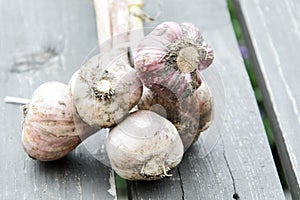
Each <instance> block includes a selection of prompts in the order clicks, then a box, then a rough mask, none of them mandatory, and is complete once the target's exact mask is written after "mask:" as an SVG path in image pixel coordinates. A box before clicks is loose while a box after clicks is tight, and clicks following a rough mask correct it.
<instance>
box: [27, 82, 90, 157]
mask: <svg viewBox="0 0 300 200" xmlns="http://www.w3.org/2000/svg"><path fill="white" fill-rule="evenodd" d="M73 111H74V110H73V103H72V101H71V97H70V93H69V88H68V86H67V85H65V84H63V83H59V82H47V83H44V84H42V85H41V86H39V87H38V88H37V89H36V90H35V91H34V93H33V96H32V99H31V100H30V102H29V104H28V105H26V106H25V107H24V119H23V125H22V128H23V131H22V144H23V147H24V150H25V151H26V152H27V154H28V155H29V156H30V157H32V158H34V159H37V160H41V161H52V160H57V159H59V158H62V157H64V156H65V155H67V154H68V153H69V152H70V151H72V150H73V149H74V148H75V147H76V146H77V145H78V144H80V143H81V141H82V138H85V137H86V134H91V133H92V132H93V133H94V132H95V130H94V129H92V128H91V127H89V126H88V125H87V124H85V123H84V122H80V123H78V124H77V125H78V127H85V128H84V129H81V130H79V129H78V130H77V128H76V126H75V123H74V118H73V116H74V113H73Z"/></svg>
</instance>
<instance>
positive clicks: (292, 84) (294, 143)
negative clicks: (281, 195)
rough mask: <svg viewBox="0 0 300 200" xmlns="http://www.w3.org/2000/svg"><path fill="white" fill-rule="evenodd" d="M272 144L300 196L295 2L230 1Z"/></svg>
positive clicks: (299, 40) (299, 38)
mask: <svg viewBox="0 0 300 200" xmlns="http://www.w3.org/2000/svg"><path fill="white" fill-rule="evenodd" d="M235 7H236V10H237V11H238V13H239V18H240V21H241V24H242V26H243V31H244V33H245V36H246V39H247V43H248V46H249V49H250V51H251V58H252V60H253V63H254V69H255V72H256V75H257V79H258V83H259V86H260V89H261V91H262V96H263V100H264V105H265V107H266V110H267V114H268V116H269V118H270V120H271V126H272V130H273V132H274V137H275V142H276V146H277V148H278V151H279V155H280V158H281V161H282V164H283V169H284V173H285V175H286V179H287V183H288V186H289V189H290V191H291V193H292V196H293V198H294V199H299V198H300V145H299V141H300V134H299V133H300V87H299V86H300V79H299V76H300V68H299V66H300V60H299V48H300V14H299V9H300V2H299V1H297V0H286V1H280V0H275V1H258V0H255V1H246V0H241V1H235Z"/></svg>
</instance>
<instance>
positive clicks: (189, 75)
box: [134, 22, 214, 98]
mask: <svg viewBox="0 0 300 200" xmlns="http://www.w3.org/2000/svg"><path fill="white" fill-rule="evenodd" d="M213 59H214V55H213V51H212V49H211V48H210V47H209V46H208V44H207V43H206V42H205V41H204V40H203V38H202V36H201V34H200V32H199V29H198V28H197V27H195V26H194V25H192V24H190V23H182V24H177V23H175V22H165V23H162V24H160V25H158V26H157V27H156V28H155V29H154V30H153V31H152V32H150V33H149V34H148V35H147V36H146V37H145V38H144V39H143V40H142V41H141V42H140V44H139V47H138V50H137V53H136V56H135V58H134V63H135V67H136V69H137V73H138V75H139V77H140V78H141V81H142V82H143V84H144V85H145V86H146V87H148V88H150V89H154V90H156V92H160V93H164V91H163V92H161V90H164V89H167V90H168V91H170V92H171V93H173V94H174V95H175V97H177V98H186V97H187V96H191V95H193V93H194V91H195V90H196V89H197V88H198V87H199V86H200V84H201V78H200V70H203V69H205V68H207V67H208V66H209V65H210V64H211V63H212V61H213ZM162 96H164V95H162Z"/></svg>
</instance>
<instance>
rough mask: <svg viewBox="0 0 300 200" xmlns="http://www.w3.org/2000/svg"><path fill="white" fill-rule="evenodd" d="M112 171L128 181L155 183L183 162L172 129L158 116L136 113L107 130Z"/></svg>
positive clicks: (171, 126)
mask: <svg viewBox="0 0 300 200" xmlns="http://www.w3.org/2000/svg"><path fill="white" fill-rule="evenodd" d="M106 148H107V153H108V157H109V159H110V163H111V166H112V168H113V169H114V170H115V171H116V173H117V174H118V175H120V176H121V177H122V178H125V179H128V180H156V179H160V178H163V177H164V176H170V175H169V174H167V172H168V171H169V170H170V169H171V168H174V167H176V166H177V165H178V164H179V163H180V162H181V160H182V156H183V151H184V150H183V144H182V142H181V140H180V137H179V135H178V132H177V130H176V128H175V126H174V125H173V124H172V123H171V122H169V121H168V120H167V119H165V118H163V117H161V116H159V115H158V114H156V113H154V112H151V111H146V110H139V111H136V112H134V113H131V114H130V115H129V116H128V117H126V118H125V119H124V120H123V121H122V122H121V123H120V124H118V125H117V126H115V127H114V128H112V129H111V130H110V133H109V135H108V138H107V143H106Z"/></svg>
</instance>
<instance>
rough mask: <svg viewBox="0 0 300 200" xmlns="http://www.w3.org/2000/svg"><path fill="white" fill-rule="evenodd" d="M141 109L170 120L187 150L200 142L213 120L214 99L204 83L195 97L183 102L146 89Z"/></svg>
mask: <svg viewBox="0 0 300 200" xmlns="http://www.w3.org/2000/svg"><path fill="white" fill-rule="evenodd" d="M138 107H139V109H142V110H151V111H153V112H155V113H157V114H159V115H161V116H163V117H165V118H167V119H168V120H170V121H171V122H172V123H173V124H174V125H175V127H176V128H177V130H178V133H179V135H180V137H181V140H182V142H183V145H184V147H185V150H186V149H187V148H188V147H189V146H190V145H191V144H193V143H194V142H196V141H197V140H198V137H199V135H200V133H201V132H203V131H204V130H206V129H207V128H208V127H209V126H210V124H211V122H212V120H213V98H212V93H211V91H210V89H209V86H208V85H207V83H206V82H202V83H201V86H200V87H199V88H198V89H197V90H196V91H195V92H194V95H193V96H191V97H188V98H186V99H182V100H181V101H179V100H177V101H174V100H173V99H170V98H165V96H161V95H159V94H158V93H156V92H155V91H153V90H150V89H148V88H144V90H143V95H142V98H141V100H140V102H139V104H138Z"/></svg>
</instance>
